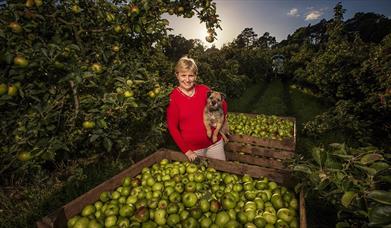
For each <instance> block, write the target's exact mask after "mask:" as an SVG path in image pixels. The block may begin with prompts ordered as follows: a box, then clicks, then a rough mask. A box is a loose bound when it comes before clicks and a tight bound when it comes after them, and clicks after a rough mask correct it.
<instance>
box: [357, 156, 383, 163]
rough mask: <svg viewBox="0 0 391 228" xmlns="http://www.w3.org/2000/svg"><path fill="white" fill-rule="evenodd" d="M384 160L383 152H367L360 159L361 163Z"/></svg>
mask: <svg viewBox="0 0 391 228" xmlns="http://www.w3.org/2000/svg"><path fill="white" fill-rule="evenodd" d="M379 160H384V158H383V156H382V155H381V154H366V155H364V156H362V158H361V159H360V162H361V164H363V165H366V164H371V163H373V162H375V161H379Z"/></svg>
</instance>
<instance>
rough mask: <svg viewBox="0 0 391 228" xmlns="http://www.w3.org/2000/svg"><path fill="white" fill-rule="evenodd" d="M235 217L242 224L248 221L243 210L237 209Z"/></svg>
mask: <svg viewBox="0 0 391 228" xmlns="http://www.w3.org/2000/svg"><path fill="white" fill-rule="evenodd" d="M236 219H237V220H238V221H239V222H240V223H242V224H245V223H247V222H248V219H247V215H246V213H244V212H243V211H239V212H238V213H237V214H236Z"/></svg>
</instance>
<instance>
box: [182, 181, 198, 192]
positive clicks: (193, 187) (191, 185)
mask: <svg viewBox="0 0 391 228" xmlns="http://www.w3.org/2000/svg"><path fill="white" fill-rule="evenodd" d="M196 187H197V186H196V183H195V182H192V181H191V182H189V183H187V184H186V185H185V191H186V192H195V190H196Z"/></svg>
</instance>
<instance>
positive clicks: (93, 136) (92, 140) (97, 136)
mask: <svg viewBox="0 0 391 228" xmlns="http://www.w3.org/2000/svg"><path fill="white" fill-rule="evenodd" d="M98 138H99V135H92V136H91V138H90V142H94V141H95V140H97V139H98Z"/></svg>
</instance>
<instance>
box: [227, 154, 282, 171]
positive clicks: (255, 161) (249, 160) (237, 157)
mask: <svg viewBox="0 0 391 228" xmlns="http://www.w3.org/2000/svg"><path fill="white" fill-rule="evenodd" d="M225 155H226V156H227V160H229V161H238V162H242V163H245V164H250V165H258V166H262V167H267V168H273V169H279V170H284V169H286V167H285V166H284V164H283V163H282V161H278V160H274V159H270V158H264V157H254V156H251V155H247V154H238V153H233V152H229V151H226V152H225Z"/></svg>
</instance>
